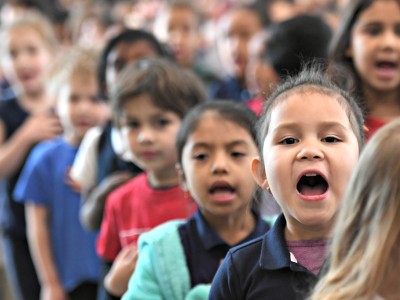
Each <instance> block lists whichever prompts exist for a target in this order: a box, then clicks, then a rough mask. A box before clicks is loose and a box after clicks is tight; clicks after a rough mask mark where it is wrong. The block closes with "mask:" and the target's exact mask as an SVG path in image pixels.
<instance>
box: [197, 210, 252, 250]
mask: <svg viewBox="0 0 400 300" xmlns="http://www.w3.org/2000/svg"><path fill="white" fill-rule="evenodd" d="M203 215H204V214H203ZM205 218H206V219H207V221H208V223H209V224H210V225H211V226H212V227H213V228H214V229H215V230H216V231H217V232H218V234H219V236H220V237H221V238H222V239H223V240H224V241H225V242H226V243H227V244H229V245H231V246H233V245H236V244H237V243H239V242H241V241H242V240H243V239H245V238H246V237H247V236H248V235H249V234H250V233H251V232H253V230H254V228H255V227H256V219H255V217H254V215H253V213H252V212H251V210H250V209H248V208H246V211H240V212H238V213H235V214H234V215H230V216H227V217H221V216H215V217H210V216H209V215H206V216H205Z"/></svg>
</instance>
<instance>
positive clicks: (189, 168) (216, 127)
mask: <svg viewBox="0 0 400 300" xmlns="http://www.w3.org/2000/svg"><path fill="white" fill-rule="evenodd" d="M210 133H212V134H210ZM256 155H258V150H257V146H256V144H255V142H254V140H253V139H252V137H251V135H250V133H249V132H248V131H247V130H246V129H244V128H243V127H241V126H239V125H238V124H236V123H234V122H232V121H229V120H226V119H224V118H222V117H221V116H220V115H218V114H217V113H215V112H212V111H209V112H205V113H204V114H203V115H202V117H201V120H200V122H199V123H198V124H197V127H196V129H195V130H194V131H193V132H192V133H191V134H190V135H189V137H188V139H187V141H186V143H185V146H184V148H183V151H182V166H181V167H182V170H183V174H184V176H185V182H186V184H187V188H188V190H189V191H190V193H191V195H192V197H193V198H194V199H195V200H196V202H197V203H198V205H199V207H200V209H201V211H202V213H203V215H204V216H205V218H207V220H210V221H211V220H214V221H215V220H218V219H220V220H221V218H227V217H232V216H238V215H240V214H244V213H245V212H246V211H248V210H249V209H250V203H251V199H252V196H253V192H254V190H255V187H256V183H255V181H254V180H253V178H252V176H251V171H250V163H251V160H252V158H253V157H254V156H256Z"/></svg>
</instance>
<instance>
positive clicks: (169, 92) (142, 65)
mask: <svg viewBox="0 0 400 300" xmlns="http://www.w3.org/2000/svg"><path fill="white" fill-rule="evenodd" d="M113 88H114V89H113V90H112V93H111V101H112V106H113V113H114V117H115V119H116V121H117V122H116V123H117V124H118V119H119V117H120V112H121V107H122V105H123V104H124V103H125V102H126V101H132V100H134V98H135V97H138V96H140V95H149V96H150V98H151V99H152V101H153V103H154V105H156V106H158V107H160V108H162V109H165V110H169V111H173V112H174V113H176V114H177V115H178V116H179V117H180V118H182V119H183V117H184V115H185V114H186V113H187V112H188V111H189V109H190V108H192V107H193V106H195V105H196V104H199V103H201V102H204V101H206V100H207V99H208V98H207V93H206V91H205V88H204V86H203V84H202V83H201V82H200V80H199V79H198V78H197V77H196V76H195V75H194V74H193V73H192V72H191V71H188V70H186V69H182V68H181V67H179V66H177V65H176V64H174V63H172V62H170V61H167V60H164V59H145V60H140V61H138V62H137V63H136V64H131V65H128V66H126V67H125V68H124V70H123V71H122V73H121V75H120V76H119V78H118V79H117V83H116V86H115V87H113Z"/></svg>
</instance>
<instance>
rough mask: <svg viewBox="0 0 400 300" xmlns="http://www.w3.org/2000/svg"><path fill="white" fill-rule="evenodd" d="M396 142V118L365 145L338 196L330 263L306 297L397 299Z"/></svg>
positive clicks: (399, 213) (399, 160)
mask: <svg viewBox="0 0 400 300" xmlns="http://www.w3.org/2000/svg"><path fill="white" fill-rule="evenodd" d="M399 148H400V119H397V120H396V121H393V122H391V123H389V124H388V125H386V126H385V127H383V128H382V129H381V130H379V131H378V132H377V133H376V134H375V135H374V136H373V138H372V139H371V140H370V141H369V143H368V144H367V146H366V148H365V149H364V151H363V153H362V155H361V158H360V160H359V163H358V165H357V167H356V169H355V172H354V173H353V176H352V178H351V180H350V183H349V185H348V188H347V192H346V194H345V196H344V199H343V201H342V208H341V211H340V214H339V219H338V222H337V226H336V229H335V232H334V238H333V241H332V248H331V256H330V265H329V267H328V270H327V272H326V274H325V276H324V277H323V278H322V279H321V281H320V282H319V283H318V285H317V286H316V288H315V290H314V293H313V295H312V296H311V298H310V299H313V300H314V299H315V300H317V299H318V300H328V299H332V300H333V299H334V300H340V299H373V298H374V297H375V296H377V295H381V296H382V297H384V298H385V299H398V296H399V295H400V288H399V285H398V275H397V274H398V270H399V267H400V180H399V178H400V152H399ZM396 289H397V290H396ZM391 297H394V298H391Z"/></svg>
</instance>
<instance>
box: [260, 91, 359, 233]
mask: <svg viewBox="0 0 400 300" xmlns="http://www.w3.org/2000/svg"><path fill="white" fill-rule="evenodd" d="M278 101H280V102H278V103H277V104H276V106H275V107H273V108H272V111H271V117H270V123H269V129H268V133H267V135H266V137H265V139H264V143H263V153H262V155H263V158H264V164H262V163H261V161H260V160H259V159H257V160H254V161H253V175H254V176H255V178H256V180H257V182H258V183H259V185H260V186H262V187H264V188H267V187H269V188H270V189H271V192H272V194H273V195H274V198H275V199H276V201H277V202H278V203H279V205H280V206H281V208H282V211H283V213H284V215H285V218H286V220H287V231H286V234H287V238H289V239H293V240H303V239H313V238H326V237H327V236H324V235H329V233H330V231H331V229H332V226H333V224H334V220H335V216H336V213H337V211H338V208H339V205H340V202H341V200H342V197H343V195H344V191H345V189H346V187H347V183H348V181H349V178H350V175H351V173H352V171H353V168H354V166H355V165H356V163H357V160H358V156H359V147H358V141H357V137H356V135H355V133H354V131H353V129H352V126H351V123H350V120H349V118H348V116H347V113H346V111H345V109H344V108H343V106H342V104H340V103H339V102H338V100H337V99H336V98H335V97H332V96H328V95H326V94H321V93H318V92H315V91H309V92H307V91H306V92H305V93H296V94H291V95H289V96H288V97H287V99H283V100H278ZM321 233H322V234H323V236H321ZM314 235H316V236H314Z"/></svg>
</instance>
